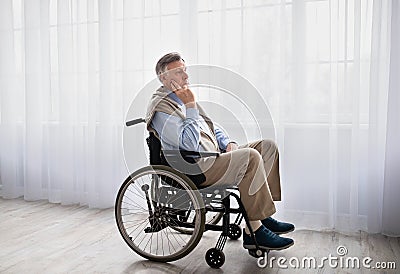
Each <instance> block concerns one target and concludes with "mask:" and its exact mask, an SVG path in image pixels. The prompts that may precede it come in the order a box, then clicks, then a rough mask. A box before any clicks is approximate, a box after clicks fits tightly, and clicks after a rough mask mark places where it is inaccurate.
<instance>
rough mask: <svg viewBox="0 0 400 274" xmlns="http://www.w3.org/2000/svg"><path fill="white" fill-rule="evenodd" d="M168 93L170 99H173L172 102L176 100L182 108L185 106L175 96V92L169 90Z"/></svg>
mask: <svg viewBox="0 0 400 274" xmlns="http://www.w3.org/2000/svg"><path fill="white" fill-rule="evenodd" d="M167 93H168V97H169V98H171V99H172V100H174V101H175V102H177V103H178V104H179V105H180V106H182V105H183V102H182V100H181V99H179V97H178V96H177V95H176V94H175V92H172V91H170V90H169V89H167Z"/></svg>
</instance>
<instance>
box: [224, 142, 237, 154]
mask: <svg viewBox="0 0 400 274" xmlns="http://www.w3.org/2000/svg"><path fill="white" fill-rule="evenodd" d="M237 149H238V144H236V143H229V144H228V145H227V146H226V152H229V151H233V150H237Z"/></svg>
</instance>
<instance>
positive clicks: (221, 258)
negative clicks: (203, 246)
mask: <svg viewBox="0 0 400 274" xmlns="http://www.w3.org/2000/svg"><path fill="white" fill-rule="evenodd" d="M206 262H207V264H208V265H209V266H210V267H212V268H220V267H221V266H223V264H224V263H225V254H224V252H222V250H219V249H216V248H215V247H213V248H210V249H209V250H207V253H206Z"/></svg>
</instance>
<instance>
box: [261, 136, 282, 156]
mask: <svg viewBox="0 0 400 274" xmlns="http://www.w3.org/2000/svg"><path fill="white" fill-rule="evenodd" d="M274 153H278V145H277V144H276V142H275V141H273V140H270V139H263V140H261V154H263V155H264V154H274Z"/></svg>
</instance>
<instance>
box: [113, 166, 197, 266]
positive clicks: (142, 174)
mask: <svg viewBox="0 0 400 274" xmlns="http://www.w3.org/2000/svg"><path fill="white" fill-rule="evenodd" d="M115 218H116V222H117V226H118V229H119V231H120V233H121V236H122V238H123V239H124V240H125V242H126V243H127V244H128V245H129V247H130V248H132V249H133V250H134V251H135V252H136V253H138V254H139V255H140V256H142V257H144V258H147V259H149V260H153V261H159V262H169V261H174V260H178V259H180V258H182V257H184V256H186V255H187V254H189V253H190V252H191V251H192V250H193V249H194V248H195V247H196V245H197V244H198V242H199V241H200V239H201V236H202V235H203V231H204V223H205V210H204V203H203V200H202V198H201V196H200V193H199V191H198V190H197V188H196V186H195V185H194V184H193V182H192V181H191V180H190V179H189V178H188V177H187V176H185V175H183V174H181V173H179V172H177V171H175V170H174V169H172V168H170V167H167V166H157V165H153V166H147V167H144V168H141V169H139V170H137V171H136V172H134V173H132V174H131V175H130V176H129V177H128V178H127V179H126V180H125V182H124V183H123V184H122V186H121V188H120V190H119V192H118V195H117V199H116V203H115ZM176 227H181V228H188V229H191V230H192V231H193V232H192V233H191V234H190V235H186V234H181V233H179V232H177V231H175V228H176Z"/></svg>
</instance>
